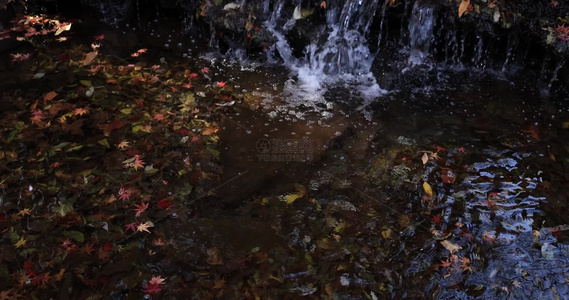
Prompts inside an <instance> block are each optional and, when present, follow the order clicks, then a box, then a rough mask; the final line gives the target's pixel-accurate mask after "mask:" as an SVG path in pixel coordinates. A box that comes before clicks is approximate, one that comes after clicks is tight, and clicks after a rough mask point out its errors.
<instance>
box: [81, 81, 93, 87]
mask: <svg viewBox="0 0 569 300" xmlns="http://www.w3.org/2000/svg"><path fill="white" fill-rule="evenodd" d="M79 83H81V84H82V85H84V86H86V87H91V86H93V83H92V82H91V80H79Z"/></svg>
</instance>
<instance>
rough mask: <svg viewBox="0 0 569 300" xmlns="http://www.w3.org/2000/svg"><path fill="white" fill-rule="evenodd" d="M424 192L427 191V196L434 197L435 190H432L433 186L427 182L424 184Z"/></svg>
mask: <svg viewBox="0 0 569 300" xmlns="http://www.w3.org/2000/svg"><path fill="white" fill-rule="evenodd" d="M423 190H424V191H425V193H426V194H427V195H429V196H432V195H433V189H432V188H431V186H430V185H429V184H428V183H426V182H423Z"/></svg>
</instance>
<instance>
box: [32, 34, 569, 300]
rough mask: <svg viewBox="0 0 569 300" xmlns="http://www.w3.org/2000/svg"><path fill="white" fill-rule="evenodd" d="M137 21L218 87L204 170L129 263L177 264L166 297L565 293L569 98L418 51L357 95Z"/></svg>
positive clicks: (154, 267) (172, 55)
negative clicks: (425, 61)
mask: <svg viewBox="0 0 569 300" xmlns="http://www.w3.org/2000/svg"><path fill="white" fill-rule="evenodd" d="M163 34H164V33H161V36H164V35H163ZM118 36H119V40H120V34H119V35H118ZM141 36H144V35H141ZM156 36H158V33H156ZM139 38H140V39H141V40H140V41H139V42H140V43H139V44H137V46H138V47H140V48H143V47H144V46H146V44H145V43H146V42H147V43H148V46H147V48H148V49H150V52H152V51H153V50H155V52H154V54H152V55H151V56H149V57H148V58H146V60H147V62H148V64H149V65H151V64H154V63H156V62H157V61H159V59H160V57H165V59H166V60H167V61H168V62H170V64H172V65H174V66H176V65H175V63H174V62H176V61H178V60H180V61H182V60H189V61H190V62H188V65H191V67H190V68H197V66H200V67H206V66H207V67H209V68H210V69H211V71H210V72H209V73H208V75H207V76H208V78H207V80H204V84H200V85H196V86H195V87H193V88H194V89H195V92H196V93H198V92H199V91H200V90H206V88H205V86H206V85H213V84H214V83H215V82H219V81H224V82H227V84H229V85H230V86H231V87H232V90H231V92H230V94H231V97H229V100H223V99H217V98H215V99H213V100H212V104H211V107H216V108H218V109H219V110H217V111H215V114H216V115H217V116H219V120H218V121H219V132H217V135H218V136H219V145H218V149H217V150H218V151H220V155H219V158H220V159H219V165H220V169H222V175H221V176H220V178H219V180H217V181H216V182H215V183H214V184H213V186H212V187H211V189H210V190H208V191H207V193H205V194H207V197H203V195H202V194H199V193H194V194H192V196H194V197H193V198H194V199H195V201H192V202H190V203H189V204H188V207H187V208H186V210H184V211H183V214H185V217H183V218H176V219H174V218H172V220H170V219H168V221H166V222H164V223H162V224H160V230H161V234H163V237H164V239H165V240H167V241H168V243H169V245H170V246H171V247H169V248H168V249H167V253H165V254H163V255H162V254H161V255H160V256H153V255H151V254H147V253H145V252H144V253H143V251H142V250H141V251H140V253H141V254H140V256H141V257H143V258H144V261H145V262H146V264H145V266H144V268H146V269H148V270H151V271H152V272H153V273H156V274H165V276H168V277H174V278H177V279H178V281H177V282H176V283H171V286H172V288H171V290H170V291H169V294H168V295H169V296H171V297H177V298H178V299H187V293H188V292H190V291H191V292H192V295H193V297H194V298H195V299H218V298H243V299H249V298H251V299H252V298H254V297H260V298H263V299H265V298H270V297H272V298H279V299H300V298H303V299H304V297H308V298H310V299H381V298H405V297H407V298H424V297H432V298H436V299H457V298H458V299H470V298H480V299H502V298H508V297H509V298H516V299H517V298H532V299H538V298H564V297H568V296H569V290H568V288H567V284H566V281H567V277H566V275H565V274H566V273H567V269H568V268H569V261H568V260H567V252H568V251H569V248H567V246H566V243H567V237H566V236H565V230H567V225H566V224H568V222H569V220H568V217H567V216H566V214H565V213H564V210H565V208H566V206H567V193H566V191H565V186H566V184H567V182H568V178H567V175H566V174H567V173H568V172H567V167H569V161H568V160H567V157H568V156H567V154H568V153H567V151H568V149H569V148H568V146H569V145H568V141H569V139H568V138H569V137H568V135H569V132H568V130H569V129H568V128H569V123H567V122H568V120H569V111H568V110H567V108H566V105H565V104H564V103H563V102H562V99H555V98H541V93H540V91H539V88H537V86H536V85H535V82H534V81H532V80H531V77H528V78H529V79H528V78H524V77H522V76H517V75H515V74H505V75H504V74H502V75H500V76H496V74H492V72H481V71H479V70H464V69H463V70H459V71H457V70H452V69H451V68H447V67H437V66H429V68H427V69H428V71H429V72H430V73H431V74H434V75H435V76H434V79H433V78H430V79H431V80H430V81H426V82H429V84H416V82H417V80H411V81H405V82H404V83H402V84H400V85H398V88H397V89H393V90H380V89H374V90H372V92H371V93H370V94H369V95H368V94H366V93H365V92H362V91H361V89H360V88H361V86H358V85H357V84H353V82H352V81H349V80H346V81H341V80H340V81H336V83H335V85H334V86H326V85H325V84H322V82H323V81H320V80H319V81H318V82H317V83H318V85H317V86H318V87H319V88H317V89H316V90H312V91H313V93H312V94H311V93H310V91H311V90H310V89H308V90H307V89H303V87H306V85H308V86H309V87H314V86H316V84H315V83H314V82H310V81H309V82H306V81H305V82H302V80H303V78H299V76H298V74H296V75H295V74H292V75H291V74H290V73H289V72H288V71H287V70H286V69H284V68H281V67H275V66H272V67H266V66H259V67H255V68H252V67H247V68H243V66H242V65H241V64H240V63H235V62H234V63H230V61H229V60H224V59H223V58H217V59H212V57H215V56H214V55H205V54H204V55H202V56H201V57H197V56H191V55H193V54H195V53H191V54H190V53H188V52H187V51H183V50H181V49H183V48H184V47H185V46H187V45H185V44H182V46H178V44H177V43H176V44H175V45H176V47H174V48H175V49H172V47H170V46H168V47H158V46H157V44H159V43H158V42H156V41H155V40H154V37H153V36H152V37H148V38H144V37H140V36H139ZM178 38H179V37H178ZM149 40H152V42H149ZM158 40H159V41H162V42H163V40H161V39H158ZM117 47H118V46H117ZM188 47H189V46H188ZM193 49H194V51H197V48H193ZM123 50H124V49H123ZM116 53H117V54H119V53H120V50H116ZM398 55H399V54H398ZM394 56H395V55H394ZM413 67H416V68H417V69H412V68H413ZM421 67H424V66H412V67H411V69H410V70H409V71H407V72H409V73H407V74H413V73H414V74H415V75H416V76H417V77H416V78H420V77H421V76H425V75H424V74H423V73H421V72H422V70H424V69H422V68H421ZM175 70H178V71H179V72H183V71H182V70H179V69H175ZM394 76H395V75H394ZM408 76H411V75H408ZM300 77H302V76H300ZM401 77H403V75H401ZM397 78H398V77H397ZM304 79H305V80H306V78H304ZM419 81H420V80H419ZM432 82H435V83H434V84H431V83H432ZM311 83H312V85H311ZM374 83H375V82H374ZM320 84H322V85H320ZM372 86H375V85H372ZM307 91H308V92H307ZM370 95H371V96H370ZM224 96H228V95H224ZM208 100H211V99H208ZM212 114H214V113H212ZM156 155H157V154H156ZM158 156H159V155H158ZM176 162H177V163H180V162H179V161H176ZM174 184H181V183H180V182H174ZM25 188H27V187H25ZM180 214H182V213H180ZM121 227H122V224H121ZM140 248H141V249H142V248H143V247H142V246H140ZM145 250H146V249H145ZM94 272H95V273H97V272H99V271H97V270H95V271H94ZM109 273H111V274H112V272H111V271H109ZM121 280H122V279H121ZM118 281H119V279H116V278H113V279H112V281H111V282H112V283H115V284H116V290H121V288H119V284H118V283H117V282H118ZM120 282H121V285H120V286H121V287H122V281H120ZM107 289H111V290H113V289H114V288H113V287H112V286H111V287H107ZM132 295H135V293H132Z"/></svg>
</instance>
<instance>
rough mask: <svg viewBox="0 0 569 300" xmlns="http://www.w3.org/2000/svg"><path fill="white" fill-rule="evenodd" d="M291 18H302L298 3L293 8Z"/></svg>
mask: <svg viewBox="0 0 569 300" xmlns="http://www.w3.org/2000/svg"><path fill="white" fill-rule="evenodd" d="M292 18H293V19H295V20H299V19H302V12H301V10H300V5H298V6H297V7H295V8H294V12H293V13H292Z"/></svg>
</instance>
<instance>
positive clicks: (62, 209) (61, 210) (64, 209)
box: [53, 203, 73, 217]
mask: <svg viewBox="0 0 569 300" xmlns="http://www.w3.org/2000/svg"><path fill="white" fill-rule="evenodd" d="M72 211H73V205H72V204H70V203H65V204H59V205H57V206H55V207H53V212H54V213H57V214H59V215H60V216H62V217H64V216H65V215H66V214H68V213H70V212H72Z"/></svg>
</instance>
